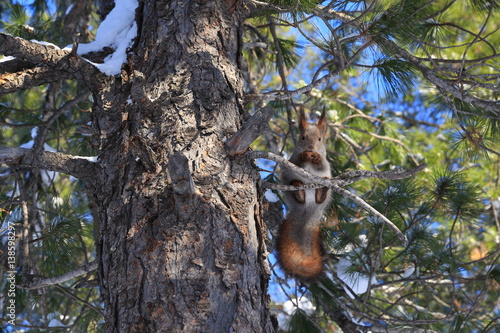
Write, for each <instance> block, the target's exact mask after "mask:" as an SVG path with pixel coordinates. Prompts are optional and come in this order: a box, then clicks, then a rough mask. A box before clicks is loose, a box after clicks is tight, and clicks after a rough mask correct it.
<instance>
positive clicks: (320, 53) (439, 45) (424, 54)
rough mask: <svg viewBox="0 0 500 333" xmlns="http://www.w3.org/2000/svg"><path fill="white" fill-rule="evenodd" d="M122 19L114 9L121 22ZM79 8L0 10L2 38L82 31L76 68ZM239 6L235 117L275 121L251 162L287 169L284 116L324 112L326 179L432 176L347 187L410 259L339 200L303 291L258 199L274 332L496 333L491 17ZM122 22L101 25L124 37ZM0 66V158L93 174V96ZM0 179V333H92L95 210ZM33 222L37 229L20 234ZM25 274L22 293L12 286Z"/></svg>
mask: <svg viewBox="0 0 500 333" xmlns="http://www.w3.org/2000/svg"><path fill="white" fill-rule="evenodd" d="M83 3H84V4H85V5H83ZM131 3H132V1H130V2H129V1H122V2H118V1H117V7H118V4H120V5H124V6H125V5H129V6H131ZM75 6H77V3H76V2H75V3H71V2H70V1H59V0H56V1H41V0H34V1H27V2H11V1H1V0H0V15H1V17H0V18H1V23H0V29H1V32H2V33H7V34H10V35H12V36H17V37H21V38H23V39H25V40H28V41H44V42H49V43H53V44H55V45H57V46H58V47H61V48H63V47H65V46H69V48H70V49H71V46H72V43H74V42H75V35H76V33H77V32H78V33H79V37H78V38H79V42H80V43H81V44H82V45H80V46H79V50H80V51H79V52H83V51H82V49H84V48H85V43H88V42H90V41H92V40H94V39H95V38H96V31H97V28H98V27H99V25H100V24H101V22H102V20H103V18H104V17H102V15H100V13H108V12H109V11H110V10H111V8H113V7H109V8H101V7H99V5H98V4H97V3H95V2H93V1H84V2H80V5H79V6H80V8H77V9H78V10H75V8H76V7H75ZM244 6H246V7H247V17H248V18H247V19H246V20H245V24H244V29H243V30H244V31H243V35H242V41H243V43H242V45H241V54H242V59H241V64H240V65H239V68H240V70H241V72H240V76H241V77H242V78H243V81H244V86H243V90H244V93H245V97H244V98H243V99H244V103H243V105H244V106H245V116H244V118H246V119H248V118H249V117H250V116H251V115H253V114H255V113H256V112H257V111H258V110H261V109H262V107H264V106H265V105H267V106H270V107H271V108H272V117H271V118H270V120H269V123H268V127H267V128H266V129H265V130H264V131H263V133H262V135H261V136H260V137H259V138H258V139H257V140H256V141H255V142H253V144H252V149H253V150H259V151H268V152H272V153H275V154H277V155H285V156H289V155H286V154H287V153H288V154H290V153H291V152H292V150H293V142H294V140H295V137H296V129H295V127H296V119H297V111H298V110H299V109H300V108H304V109H305V110H306V111H307V113H308V114H310V115H311V118H312V119H313V120H314V118H315V117H317V115H318V114H319V112H321V110H322V109H323V108H325V109H326V110H327V118H328V123H329V128H330V137H329V139H328V146H327V148H328V152H329V155H328V157H329V161H330V163H331V165H332V170H333V175H334V176H339V175H342V174H345V173H346V172H349V171H354V170H371V171H375V172H384V171H395V172H396V171H400V170H402V169H407V170H409V169H413V168H415V167H417V166H419V165H422V164H424V163H426V164H427V166H426V168H424V169H423V170H421V171H420V172H418V173H416V174H415V175H414V176H412V177H409V178H405V179H401V180H383V179H379V178H383V177H379V176H377V175H379V174H377V175H375V176H373V177H371V178H370V179H363V180H360V181H356V182H354V181H353V182H351V183H349V185H348V186H347V188H348V189H349V191H350V192H352V193H354V194H356V195H357V196H358V197H360V198H362V199H363V200H364V201H366V202H368V203H369V205H370V206H372V207H373V208H374V209H376V210H377V211H378V212H380V213H382V214H383V215H384V216H386V217H387V218H388V219H389V220H390V221H392V222H393V223H394V224H395V225H396V226H397V227H398V228H399V230H401V231H402V232H403V233H404V234H405V235H406V237H407V239H408V242H407V244H401V242H399V241H398V239H397V238H396V237H395V234H394V232H393V231H392V230H391V229H389V228H387V227H386V225H385V224H384V223H382V221H381V220H380V219H379V218H377V217H374V216H373V215H372V214H367V212H366V210H365V209H363V208H361V207H360V205H359V202H356V201H353V200H352V198H348V197H346V196H342V195H340V194H338V193H336V194H334V200H333V203H332V207H331V208H330V209H329V214H328V217H327V218H326V219H325V223H324V224H323V229H322V235H323V238H324V246H325V249H326V250H327V252H328V256H329V257H328V259H327V261H326V265H327V267H328V270H327V271H328V273H327V275H326V276H325V277H324V278H323V279H321V280H320V281H318V282H316V283H308V282H305V283H304V282H301V281H297V280H295V279H293V278H292V277H288V276H285V274H284V273H283V272H282V271H281V270H280V269H279V267H278V265H277V264H276V258H275V257H274V255H273V251H274V239H275V237H276V232H277V228H278V225H279V223H280V221H281V219H282V216H283V204H282V203H281V201H280V197H281V192H280V191H278V190H271V189H267V190H266V193H265V197H266V199H267V200H268V201H269V203H268V210H267V213H266V214H265V220H266V223H267V227H268V229H269V230H268V234H267V236H268V239H269V240H268V242H267V243H266V245H267V250H268V251H269V253H270V254H269V267H270V275H271V280H270V284H269V294H270V296H271V301H272V303H271V304H272V305H271V313H272V315H273V316H276V318H277V321H278V323H279V325H280V326H279V327H280V329H281V330H289V331H291V332H321V331H326V332H336V331H339V330H340V329H343V330H344V331H349V327H357V329H360V330H364V331H367V330H371V331H372V332H386V331H388V332H403V331H405V329H406V330H410V331H414V332H495V331H497V330H498V329H499V327H500V302H499V297H498V295H499V290H500V247H499V244H500V236H499V231H500V184H499V181H500V102H499V96H500V88H499V85H500V54H499V53H498V47H499V46H500V31H499V30H500V5H499V4H498V3H497V2H495V1H487V0H467V1H390V0H386V1H373V2H371V1H332V2H328V1H326V2H322V3H317V2H314V1H311V2H310V1H302V0H301V1H286V0H282V1H270V2H261V1H257V0H255V1H251V0H250V1H246V2H245V4H244ZM132 9H133V8H132ZM125 12H126V11H125V10H123V11H122V12H119V13H120V15H118V16H117V17H118V18H117V19H116V21H114V22H112V23H117V21H118V20H119V19H120V18H121V19H123V20H125V14H124V13H125ZM116 13H117V12H115V15H116ZM72 15H83V16H82V17H85V19H84V20H82V19H81V18H79V19H76V18H75V17H74V16H72ZM111 26H112V25H111V24H110V23H109V22H108V24H107V27H108V28H109V27H111ZM100 29H101V28H100ZM101 31H104V29H103V30H101ZM68 32H72V33H68ZM101 34H103V35H104V32H101ZM101 38H104V39H105V37H102V36H101ZM123 38H125V37H123ZM43 45H48V44H43ZM94 46H95V44H94ZM120 46H123V45H122V44H120V43H119V41H118V40H117V41H115V44H111V45H101V46H100V49H99V50H97V49H96V50H91V51H88V52H83V53H81V54H85V53H90V52H95V53H96V54H94V55H93V56H95V57H96V58H97V59H100V61H101V62H105V63H106V62H107V63H108V65H109V67H107V68H108V69H106V68H104V67H102V68H101V71H103V72H104V73H106V74H108V75H117V74H119V73H120V71H119V70H118V72H114V71H115V70H116V64H118V66H119V67H120V66H121V64H122V63H123V62H124V59H123V58H119V57H118V55H119V54H118V52H116V53H114V54H116V55H117V56H116V57H115V59H114V63H112V61H110V60H109V58H105V57H106V56H108V55H109V54H110V52H111V53H112V52H113V51H116V50H117V49H119V47H120ZM126 46H129V45H128V44H127V45H126ZM106 47H107V48H108V50H107V49H106ZM109 49H112V50H111V51H109ZM99 52H102V53H103V54H104V55H99V54H97V53H99ZM3 54H5V56H4V57H3V58H1V59H0V86H1V87H0V95H1V96H0V129H1V131H0V147H21V148H27V149H32V148H33V149H35V150H46V151H54V152H55V151H57V152H64V153H67V154H72V155H75V156H86V157H88V159H89V161H96V160H97V158H94V156H97V155H98V154H99V151H98V150H97V149H93V148H92V147H93V146H94V145H93V143H92V142H91V134H92V133H91V132H92V131H91V129H90V127H91V126H92V106H93V103H94V99H93V96H92V94H91V93H90V92H89V91H88V89H86V88H85V87H84V85H82V84H81V83H80V82H77V81H76V80H71V79H68V78H61V79H59V80H53V81H51V82H50V83H49V82H44V80H43V79H40V76H43V73H42V74H38V75H39V76H37V75H36V73H35V74H33V73H28V74H29V75H33V76H32V77H31V80H26V81H24V83H23V84H18V85H17V86H15V85H14V87H12V86H10V85H9V84H10V82H9V81H8V80H7V79H6V77H7V76H8V75H9V73H15V72H16V71H19V70H20V69H21V68H29V69H30V70H35V69H36V68H37V67H33V66H31V67H30V66H29V65H27V63H26V62H23V61H22V60H21V59H18V60H19V61H17V60H16V59H15V58H11V57H8V56H9V54H8V52H3ZM123 54H126V53H125V52H124V50H123ZM103 59H104V60H103ZM106 59H108V61H107V60H106ZM97 62H98V61H97ZM113 66H115V67H113ZM119 67H118V69H119ZM38 68H40V67H38ZM106 71H108V72H106ZM3 75H6V76H3ZM2 80H3V81H2ZM28 88H29V89H28ZM3 162H5V161H3ZM8 164H9V163H5V164H2V169H1V170H0V171H1V173H0V188H1V189H2V191H1V194H0V196H1V197H0V218H1V220H2V223H3V225H2V227H1V229H0V231H1V232H2V234H0V237H1V238H2V249H1V251H2V252H0V254H1V261H2V268H1V269H2V273H3V274H2V277H3V276H5V278H3V280H2V281H1V283H2V296H3V297H2V318H3V319H2V323H1V324H2V325H3V327H4V328H5V329H7V331H12V332H13V331H15V330H20V331H22V330H28V329H29V330H33V331H37V330H39V331H42V330H47V329H49V331H58V330H68V329H69V330H71V331H77V332H78V331H85V330H90V331H102V330H104V324H103V318H104V317H103V313H104V310H103V303H102V302H101V300H100V297H99V292H98V288H97V287H96V281H95V276H94V275H93V271H92V270H91V269H88V267H89V265H91V264H92V262H94V260H95V258H96V246H95V240H96V237H97V236H96V235H97V234H98V233H99V231H98V226H96V224H97V222H96V221H98V220H99V213H98V212H97V208H96V203H95V201H94V200H95V198H93V197H92V195H90V194H89V192H88V189H87V188H85V186H84V185H83V183H82V181H80V180H78V179H76V178H75V177H73V176H69V175H65V174H63V173H58V172H54V171H45V170H43V168H37V170H31V169H27V168H23V167H16V168H14V167H12V166H11V165H10V164H9V165H8ZM257 166H258V167H259V168H262V171H261V176H262V178H263V180H264V181H265V182H267V183H279V180H278V179H279V174H278V173H277V170H278V166H277V164H276V163H275V162H271V161H269V160H268V159H261V160H258V161H257ZM268 187H272V185H270V186H268ZM28 211H29V212H30V213H29V214H30V216H32V221H31V222H30V226H29V228H24V227H23V226H26V216H27V215H28V213H27V212H28ZM10 225H16V244H17V245H16V246H17V251H16V262H17V267H16V269H15V270H16V272H17V277H16V279H17V280H16V281H17V282H16V284H17V286H18V287H17V288H16V294H15V303H16V305H17V307H16V318H17V321H16V325H11V324H10V323H9V317H8V316H7V314H8V304H9V303H8V301H9V297H8V295H9V290H10V289H9V288H10V286H11V283H10V281H9V280H8V278H7V277H8V276H9V275H8V274H9V273H8V272H9V271H12V270H11V269H9V254H8V250H7V248H8V240H9V238H8V232H9V230H10V229H9V226H10ZM21 239H23V240H24V241H22V242H21V241H20V240H21ZM23 244H29V245H23ZM25 246H28V248H29V249H28V250H26V251H25V249H26V247H25ZM82 265H86V266H84V267H87V269H84V270H83V273H85V274H83V275H80V276H75V277H74V278H73V279H69V280H67V281H64V282H57V283H54V284H48V285H46V286H44V287H43V288H41V287H32V286H30V285H29V283H28V282H32V278H33V276H35V277H54V276H60V275H62V274H65V273H67V272H68V271H72V270H74V269H77V268H78V267H81V266H82ZM92 268H94V269H95V267H94V266H92ZM27 272H29V273H27ZM27 275H29V276H30V279H28V280H23V279H26V278H27ZM30 289H34V290H30ZM339 309H342V311H340V310H339ZM339 312H342V314H343V316H340V317H339V316H338V313H339ZM342 320H345V321H348V322H349V324H345V323H343V322H342Z"/></svg>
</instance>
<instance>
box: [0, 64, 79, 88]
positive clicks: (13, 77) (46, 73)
mask: <svg viewBox="0 0 500 333" xmlns="http://www.w3.org/2000/svg"><path fill="white" fill-rule="evenodd" d="M69 78H71V75H69V74H68V73H67V72H64V71H60V70H58V69H55V68H48V67H36V68H30V69H25V70H23V71H21V72H17V73H8V74H4V75H2V76H1V77H0V94H8V93H11V92H15V91H18V90H23V89H29V88H32V87H35V86H39V85H42V84H47V83H52V82H56V81H59V80H61V79H69Z"/></svg>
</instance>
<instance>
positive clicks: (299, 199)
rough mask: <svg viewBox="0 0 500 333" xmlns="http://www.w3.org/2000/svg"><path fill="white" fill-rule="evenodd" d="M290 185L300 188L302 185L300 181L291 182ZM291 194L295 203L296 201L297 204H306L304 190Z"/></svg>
mask: <svg viewBox="0 0 500 333" xmlns="http://www.w3.org/2000/svg"><path fill="white" fill-rule="evenodd" d="M290 185H293V186H302V185H303V183H302V182H301V181H300V180H292V181H291V182H290ZM292 194H293V197H294V198H295V201H297V202H298V203H301V204H303V203H304V202H306V192H305V191H304V190H298V191H293V192H292Z"/></svg>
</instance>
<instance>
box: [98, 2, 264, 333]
mask: <svg viewBox="0 0 500 333" xmlns="http://www.w3.org/2000/svg"><path fill="white" fill-rule="evenodd" d="M239 7H240V4H239V3H231V1H226V2H221V1H189V0H181V1H152V0H146V1H143V2H141V3H140V4H139V8H138V10H137V13H136V15H137V23H138V37H137V40H136V44H135V45H134V46H133V48H132V50H131V54H129V63H128V65H127V66H125V67H126V68H125V69H124V70H122V75H121V78H120V79H116V80H113V82H112V83H111V84H110V85H109V89H108V90H103V91H101V92H99V94H95V93H94V98H95V106H94V112H93V116H94V120H93V126H94V128H95V130H96V131H97V133H98V140H95V143H96V144H98V145H99V148H100V152H101V154H100V160H99V162H100V165H101V166H102V167H103V173H102V175H101V176H100V179H99V183H100V184H102V186H100V188H96V189H95V191H96V193H97V195H96V198H97V203H98V205H99V211H100V213H99V216H100V228H99V229H100V239H99V241H98V244H97V245H98V246H97V248H98V260H99V270H100V287H101V291H102V296H103V301H104V304H105V308H106V313H105V319H106V323H107V329H108V331H109V332H228V331H236V332H271V331H273V326H272V324H271V320H270V315H269V305H268V302H269V300H268V295H267V283H268V282H267V281H268V278H269V268H268V266H267V261H266V248H265V244H264V239H265V235H266V233H265V226H264V223H263V220H262V212H261V198H262V196H261V193H260V191H259V189H258V188H257V185H256V183H257V181H256V180H257V179H258V177H259V175H258V173H257V172H256V170H255V169H254V168H253V167H252V163H251V162H250V161H249V160H247V159H245V158H236V159H230V158H228V156H227V154H226V153H225V151H224V144H223V142H224V140H225V139H226V138H227V137H228V136H230V135H231V134H232V133H234V132H235V131H237V129H238V128H239V127H240V125H241V118H242V114H243V112H244V111H243V107H242V105H241V101H242V80H241V78H240V75H239V57H240V49H239V48H240V45H241V29H242V21H243V17H242V13H241V11H240V9H239Z"/></svg>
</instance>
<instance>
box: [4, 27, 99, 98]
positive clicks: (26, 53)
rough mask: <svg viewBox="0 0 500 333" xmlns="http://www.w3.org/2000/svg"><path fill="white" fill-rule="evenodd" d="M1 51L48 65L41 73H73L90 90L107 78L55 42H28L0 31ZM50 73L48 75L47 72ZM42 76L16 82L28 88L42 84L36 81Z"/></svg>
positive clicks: (27, 60)
mask: <svg viewBox="0 0 500 333" xmlns="http://www.w3.org/2000/svg"><path fill="white" fill-rule="evenodd" d="M0 54H2V55H6V56H13V57H16V58H17V59H20V60H22V61H26V62H29V63H32V64H35V65H38V66H41V67H48V68H49V69H48V70H47V71H46V72H44V71H42V72H41V73H40V75H47V76H48V77H53V76H54V75H56V74H57V73H60V74H61V76H62V77H67V76H72V77H74V78H76V79H79V80H82V81H83V82H85V83H86V84H87V85H88V86H89V88H91V90H96V89H99V87H101V86H103V85H105V81H106V79H107V78H108V76H107V75H105V74H103V73H102V72H100V71H99V69H97V68H96V67H95V66H93V65H92V64H91V63H89V62H88V61H86V60H85V59H83V58H82V57H79V56H77V55H74V54H73V53H72V52H71V50H61V49H58V48H56V47H55V46H47V45H43V44H39V43H35V42H31V41H28V40H25V39H22V38H19V37H13V36H11V35H8V34H4V33H0ZM25 72H26V71H25ZM51 72H52V73H51ZM35 73H36V72H35ZM49 73H50V75H48V74H49ZM2 79H3V78H2ZM42 80H43V79H37V78H35V79H34V81H33V83H32V84H30V83H28V82H27V81H26V80H25V82H24V83H22V82H18V83H17V85H18V86H19V87H22V89H27V88H30V87H34V86H36V85H38V84H42V83H39V82H41V81H42ZM11 81H12V79H11V80H9V82H10V85H11V86H12V85H13V83H12V82H11ZM17 81H19V78H17V79H16V80H14V82H17ZM43 83H46V82H43ZM0 84H1V85H3V84H4V83H3V80H2V81H0Z"/></svg>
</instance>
